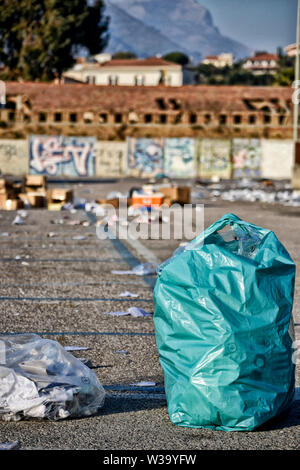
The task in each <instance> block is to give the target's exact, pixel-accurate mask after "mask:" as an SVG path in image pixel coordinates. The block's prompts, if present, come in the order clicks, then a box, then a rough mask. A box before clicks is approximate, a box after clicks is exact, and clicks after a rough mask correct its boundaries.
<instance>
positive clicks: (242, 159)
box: [232, 139, 261, 179]
mask: <svg viewBox="0 0 300 470" xmlns="http://www.w3.org/2000/svg"><path fill="white" fill-rule="evenodd" d="M260 158H261V145H260V140H259V139H233V141H232V163H233V177H234V178H250V179H251V178H259V177H260Z"/></svg>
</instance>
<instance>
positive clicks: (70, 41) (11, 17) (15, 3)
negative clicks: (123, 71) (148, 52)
mask: <svg viewBox="0 0 300 470" xmlns="http://www.w3.org/2000/svg"><path fill="white" fill-rule="evenodd" d="M0 12H1V14H0V62H2V63H3V65H4V66H5V68H6V71H7V76H8V77H9V78H10V79H17V78H20V77H21V78H22V79H24V80H52V79H53V78H55V77H61V75H62V73H63V72H64V70H66V69H68V68H70V67H71V66H72V65H73V63H74V53H76V51H78V50H80V48H87V50H88V51H89V53H90V54H96V53H99V52H101V50H103V48H104V47H105V46H106V44H107V41H108V33H107V30H108V22H109V18H108V17H106V16H105V15H104V2H103V0H94V2H93V3H91V2H90V1H89V0H63V1H62V0H0Z"/></svg>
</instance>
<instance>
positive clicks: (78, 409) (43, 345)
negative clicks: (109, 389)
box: [0, 334, 105, 421]
mask: <svg viewBox="0 0 300 470" xmlns="http://www.w3.org/2000/svg"><path fill="white" fill-rule="evenodd" d="M104 399H105V391H104V389H103V387H102V385H101V384H100V383H99V381H98V379H97V377H96V375H95V373H94V372H93V371H92V370H90V369H89V368H88V367H86V366H85V365H84V364H83V363H82V362H81V361H80V360H79V359H77V358H76V357H74V356H73V355H72V354H70V353H68V352H67V351H65V349H64V348H63V347H62V346H61V345H60V344H59V343H57V342H56V341H52V340H48V339H43V338H41V337H40V336H39V335H36V334H21V335H16V336H12V335H5V336H4V335H3V336H0V420H1V419H2V420H4V421H19V420H21V419H29V418H46V419H51V420H59V419H64V418H68V417H70V418H75V417H84V416H90V415H92V414H95V413H97V411H98V409H99V408H101V407H102V406H103V404H104Z"/></svg>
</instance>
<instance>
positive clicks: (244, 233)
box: [154, 214, 295, 431]
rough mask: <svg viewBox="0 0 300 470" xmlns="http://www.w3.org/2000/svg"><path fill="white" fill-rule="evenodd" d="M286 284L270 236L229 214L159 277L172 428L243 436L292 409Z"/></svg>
mask: <svg viewBox="0 0 300 470" xmlns="http://www.w3.org/2000/svg"><path fill="white" fill-rule="evenodd" d="M226 226H227V230H226V231H225V232H220V230H222V229H223V228H226ZM228 229H229V230H228ZM294 283H295V264H294V262H293V261H292V259H291V258H290V256H289V254H288V252H287V251H286V249H285V248H284V247H283V245H282V244H281V243H280V242H279V240H278V239H277V237H276V236H275V234H274V233H273V232H271V231H270V230H266V229H264V228H261V227H258V226H256V225H253V224H250V223H247V222H244V221H242V220H241V219H239V218H238V217H236V216H235V215H233V214H227V215H225V216H224V217H222V218H221V219H220V220H218V221H217V222H216V223H214V224H213V225H212V226H211V227H209V228H208V229H206V230H205V231H204V232H203V233H202V234H201V235H199V236H198V237H197V238H196V239H195V240H193V241H192V242H190V243H189V244H188V245H187V246H186V247H185V248H184V249H183V250H182V251H181V252H180V253H177V254H175V255H174V256H173V257H171V258H170V259H169V260H168V261H167V262H165V263H163V265H161V266H160V267H159V269H158V277H157V282H156V285H155V289H154V305H155V313H154V325H155V336H156V344H157V347H158V352H159V358H160V363H161V366H162V369H163V372H164V379H165V390H166V397H167V404H168V412H169V416H170V419H171V421H172V422H173V423H174V424H176V425H179V426H187V427H197V428H210V429H219V430H225V431H250V430H253V429H254V428H256V427H257V426H259V425H261V424H262V423H264V422H266V421H268V420H269V419H270V418H273V417H274V416H276V415H278V414H279V413H281V412H282V411H284V410H285V409H286V408H287V407H288V406H289V405H290V404H291V402H292V400H293V398H294V392H295V383H294V382H295V379H294V377H295V366H294V364H293V362H292V355H293V349H292V343H293V340H294V338H293V320H292V305H293V296H294Z"/></svg>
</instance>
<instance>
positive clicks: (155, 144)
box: [127, 138, 164, 176]
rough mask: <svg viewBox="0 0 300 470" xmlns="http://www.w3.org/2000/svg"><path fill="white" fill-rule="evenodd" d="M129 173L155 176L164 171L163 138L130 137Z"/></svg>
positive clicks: (131, 174)
mask: <svg viewBox="0 0 300 470" xmlns="http://www.w3.org/2000/svg"><path fill="white" fill-rule="evenodd" d="M127 142H128V155H127V173H128V174H129V175H130V176H155V175H158V174H162V173H163V166H164V141H163V139H131V138H130V139H128V141H127Z"/></svg>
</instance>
